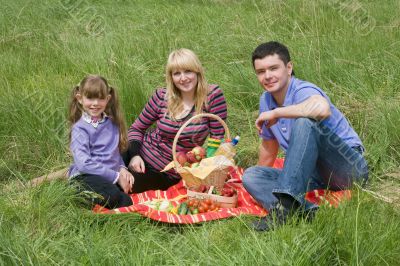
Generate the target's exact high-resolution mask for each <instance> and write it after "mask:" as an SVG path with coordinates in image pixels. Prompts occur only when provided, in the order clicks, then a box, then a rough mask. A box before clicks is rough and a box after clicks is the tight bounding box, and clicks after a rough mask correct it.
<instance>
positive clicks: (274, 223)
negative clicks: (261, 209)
mask: <svg viewBox="0 0 400 266" xmlns="http://www.w3.org/2000/svg"><path fill="white" fill-rule="evenodd" d="M289 217H290V210H288V209H286V208H284V207H283V206H282V205H281V204H280V203H278V204H277V205H276V206H275V207H274V208H272V209H271V210H270V211H269V214H268V215H267V216H265V217H262V218H261V219H259V220H256V221H254V222H253V223H252V224H251V227H252V228H253V229H254V230H256V231H271V230H274V229H276V228H277V227H279V226H281V225H284V224H285V223H286V222H287V220H288V218H289Z"/></svg>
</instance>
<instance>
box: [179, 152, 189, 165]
mask: <svg viewBox="0 0 400 266" xmlns="http://www.w3.org/2000/svg"><path fill="white" fill-rule="evenodd" d="M176 160H177V161H178V163H179V164H180V165H181V166H185V164H186V163H187V162H188V158H187V156H186V153H185V152H183V151H180V152H177V153H176Z"/></svg>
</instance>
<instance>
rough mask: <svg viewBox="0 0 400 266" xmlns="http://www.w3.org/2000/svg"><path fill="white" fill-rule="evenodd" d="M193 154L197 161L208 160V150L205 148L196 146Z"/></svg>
mask: <svg viewBox="0 0 400 266" xmlns="http://www.w3.org/2000/svg"><path fill="white" fill-rule="evenodd" d="M192 152H193V153H194V155H195V157H196V160H197V161H198V162H200V161H201V160H202V159H204V158H206V150H205V149H204V148H203V147H200V146H196V147H194V148H193V149H192Z"/></svg>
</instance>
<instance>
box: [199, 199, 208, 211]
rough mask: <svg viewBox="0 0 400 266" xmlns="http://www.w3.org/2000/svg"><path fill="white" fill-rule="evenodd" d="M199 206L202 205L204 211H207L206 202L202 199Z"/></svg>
mask: <svg viewBox="0 0 400 266" xmlns="http://www.w3.org/2000/svg"><path fill="white" fill-rule="evenodd" d="M200 207H203V209H204V212H207V211H208V209H209V207H208V204H207V203H205V202H204V201H202V202H201V203H200ZM200 207H199V208H200Z"/></svg>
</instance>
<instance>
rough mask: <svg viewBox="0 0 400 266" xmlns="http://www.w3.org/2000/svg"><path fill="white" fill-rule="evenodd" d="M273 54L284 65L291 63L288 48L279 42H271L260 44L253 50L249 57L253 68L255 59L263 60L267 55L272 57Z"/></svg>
mask: <svg viewBox="0 0 400 266" xmlns="http://www.w3.org/2000/svg"><path fill="white" fill-rule="evenodd" d="M274 54H277V55H278V56H279V59H281V60H282V61H283V63H284V64H285V65H287V63H289V62H290V61H291V59H290V54H289V50H288V48H287V47H286V46H285V45H283V44H281V43H279V42H276V41H271V42H266V43H263V44H260V45H259V46H258V47H257V48H256V49H255V50H254V52H253V54H252V57H251V58H252V62H253V68H254V61H255V60H256V59H263V58H264V57H266V56H268V55H274ZM292 75H293V74H292Z"/></svg>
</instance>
